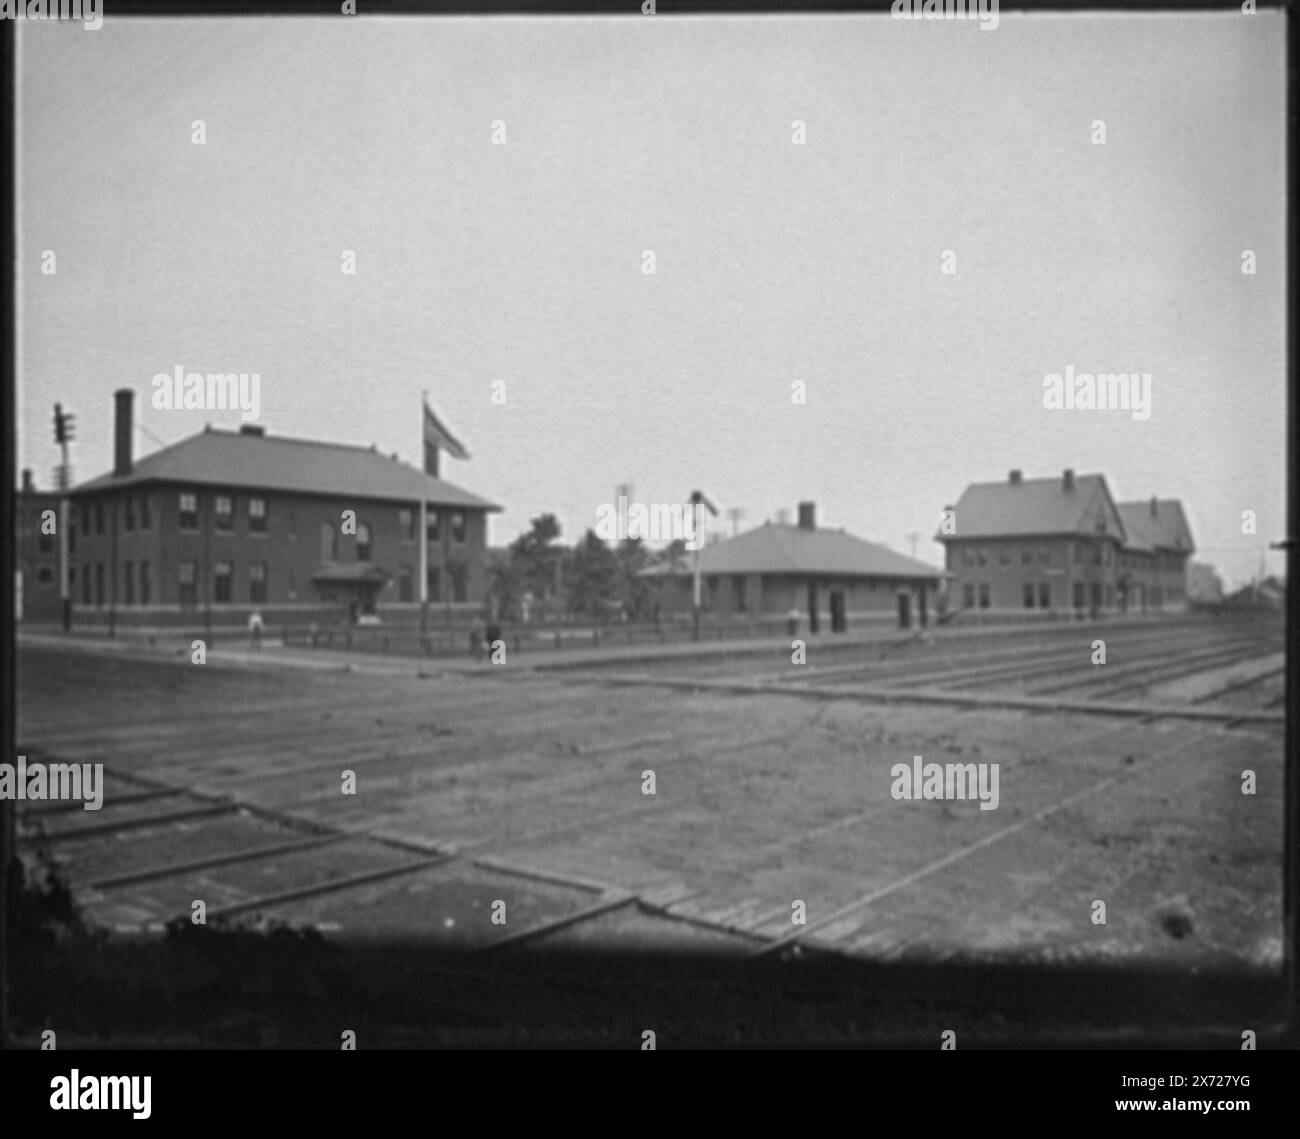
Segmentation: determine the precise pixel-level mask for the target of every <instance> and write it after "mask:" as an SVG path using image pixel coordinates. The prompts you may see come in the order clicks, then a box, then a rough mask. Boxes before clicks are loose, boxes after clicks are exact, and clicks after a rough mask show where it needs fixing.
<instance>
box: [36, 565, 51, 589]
mask: <svg viewBox="0 0 1300 1139" xmlns="http://www.w3.org/2000/svg"><path fill="white" fill-rule="evenodd" d="M36 580H37V581H39V582H40V583H41V584H42V585H53V584H54V567H53V566H41V568H40V569H38V570H37V571H36Z"/></svg>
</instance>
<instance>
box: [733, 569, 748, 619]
mask: <svg viewBox="0 0 1300 1139" xmlns="http://www.w3.org/2000/svg"><path fill="white" fill-rule="evenodd" d="M731 592H732V595H733V596H734V597H735V599H736V612H737V613H746V612H748V610H749V606H748V605H747V604H746V602H745V579H744V577H743V576H741V575H740V574H736V575H735V576H734V577H733V578H732V579H731Z"/></svg>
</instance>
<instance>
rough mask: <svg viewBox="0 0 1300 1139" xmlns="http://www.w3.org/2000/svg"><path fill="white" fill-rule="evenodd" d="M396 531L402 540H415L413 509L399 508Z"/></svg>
mask: <svg viewBox="0 0 1300 1139" xmlns="http://www.w3.org/2000/svg"><path fill="white" fill-rule="evenodd" d="M397 532H398V533H399V534H400V535H401V536H402V541H403V542H414V541H415V511H413V510H399V511H398V512H397Z"/></svg>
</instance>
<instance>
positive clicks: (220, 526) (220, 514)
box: [212, 494, 235, 534]
mask: <svg viewBox="0 0 1300 1139" xmlns="http://www.w3.org/2000/svg"><path fill="white" fill-rule="evenodd" d="M212 512H213V514H215V515H216V522H215V526H216V530H217V533H218V534H233V533H234V530H235V501H234V499H232V498H231V497H230V495H228V494H219V495H217V498H216V502H215V503H214V504H213V508H212Z"/></svg>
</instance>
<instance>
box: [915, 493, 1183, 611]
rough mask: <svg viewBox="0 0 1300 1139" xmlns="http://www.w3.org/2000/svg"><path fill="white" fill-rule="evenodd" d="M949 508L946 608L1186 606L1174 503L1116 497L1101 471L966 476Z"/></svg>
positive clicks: (1179, 518) (1179, 513)
mask: <svg viewBox="0 0 1300 1139" xmlns="http://www.w3.org/2000/svg"><path fill="white" fill-rule="evenodd" d="M948 509H949V510H951V511H952V517H953V524H952V527H951V529H952V532H951V533H947V532H945V530H946V529H947V528H941V530H940V532H939V533H938V534H936V535H935V537H936V539H937V540H938V541H940V542H943V543H944V545H945V547H946V551H947V569H948V573H949V574H950V575H951V583H952V585H951V591H950V596H949V608H950V609H987V610H1000V611H1013V610H1015V611H1020V612H1023V611H1025V610H1073V611H1080V612H1083V611H1086V612H1101V611H1128V610H1153V609H1164V608H1171V607H1180V606H1182V605H1185V604H1186V564H1187V559H1188V558H1189V557H1190V556H1191V554H1192V552H1193V549H1194V546H1193V542H1192V537H1191V531H1190V530H1189V528H1188V525H1187V519H1186V516H1185V515H1184V513H1183V508H1182V505H1181V503H1179V502H1178V501H1177V500H1172V499H1168V500H1159V499H1154V498H1153V499H1150V500H1148V501H1146V502H1129V503H1121V504H1118V505H1117V504H1116V502H1115V500H1114V499H1113V498H1112V497H1111V493H1110V489H1109V488H1108V487H1107V485H1106V479H1105V477H1104V476H1102V475H1078V476H1076V475H1075V473H1074V471H1072V470H1066V471H1064V472H1063V473H1062V475H1061V477H1060V478H1042V479H1025V478H1024V477H1023V476H1022V474H1021V472H1020V471H1012V472H1011V473H1010V475H1009V476H1008V478H1007V480H1006V481H1005V482H996V483H973V484H972V485H971V486H969V487H967V488H966V491H965V492H964V493H963V494H962V496H961V498H960V499H959V500H958V502H957V505H956V506H955V507H949V508H948Z"/></svg>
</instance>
